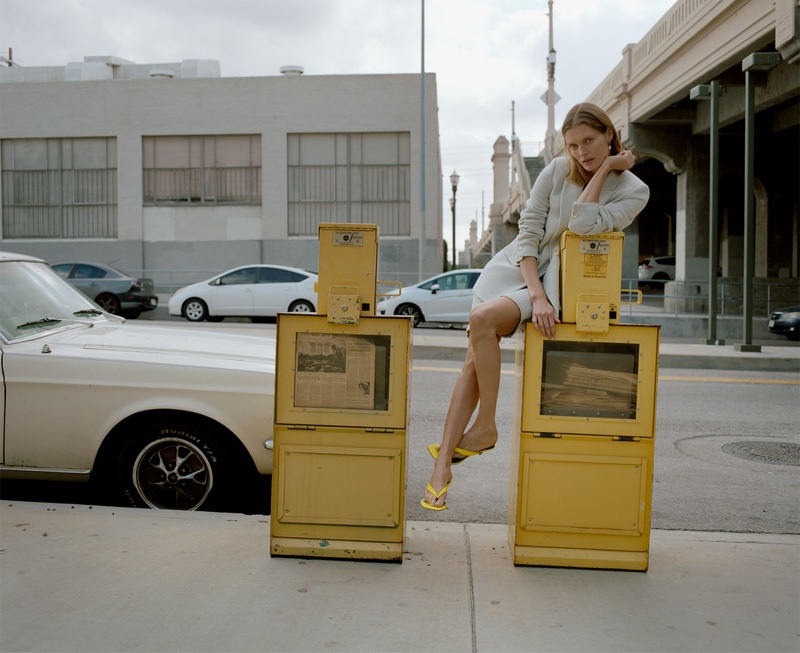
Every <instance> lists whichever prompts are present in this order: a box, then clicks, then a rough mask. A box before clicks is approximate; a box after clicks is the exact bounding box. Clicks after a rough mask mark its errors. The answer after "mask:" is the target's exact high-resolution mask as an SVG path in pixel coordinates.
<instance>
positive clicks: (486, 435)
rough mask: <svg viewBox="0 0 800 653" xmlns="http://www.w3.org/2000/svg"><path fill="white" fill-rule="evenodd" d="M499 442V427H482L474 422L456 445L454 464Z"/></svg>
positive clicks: (491, 447) (487, 449)
mask: <svg viewBox="0 0 800 653" xmlns="http://www.w3.org/2000/svg"><path fill="white" fill-rule="evenodd" d="M496 444H497V428H489V429H481V428H480V427H478V426H477V425H475V424H473V425H472V428H470V429H469V430H467V432H466V433H464V436H463V437H462V438H461V440H460V441H459V443H458V446H457V447H456V451H455V454H454V455H453V464H454V465H455V464H456V463H460V462H463V461H464V460H465V459H466V458H469V457H470V456H477V455H480V454H482V453H483V452H484V451H489V450H491V449H494V447H495V445H496Z"/></svg>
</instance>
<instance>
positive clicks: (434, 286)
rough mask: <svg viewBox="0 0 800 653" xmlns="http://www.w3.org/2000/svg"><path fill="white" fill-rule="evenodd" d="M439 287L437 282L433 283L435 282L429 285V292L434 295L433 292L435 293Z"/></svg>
mask: <svg viewBox="0 0 800 653" xmlns="http://www.w3.org/2000/svg"><path fill="white" fill-rule="evenodd" d="M439 288H440V286H439V284H438V283H435V284H433V285H432V286H431V293H433V294H434V295H435V294H436V292H437V291H438V290H439Z"/></svg>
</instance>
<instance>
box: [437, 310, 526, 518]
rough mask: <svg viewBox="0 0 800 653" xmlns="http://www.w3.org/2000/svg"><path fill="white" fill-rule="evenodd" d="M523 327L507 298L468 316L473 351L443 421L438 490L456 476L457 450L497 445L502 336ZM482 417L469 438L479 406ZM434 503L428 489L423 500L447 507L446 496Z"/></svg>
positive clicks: (476, 449) (470, 349)
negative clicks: (451, 468) (472, 419)
mask: <svg viewBox="0 0 800 653" xmlns="http://www.w3.org/2000/svg"><path fill="white" fill-rule="evenodd" d="M518 323H519V308H518V307H517V305H516V304H515V303H514V302H512V301H511V300H510V299H508V298H506V297H501V298H499V299H495V300H492V301H490V302H486V303H485V304H481V305H480V306H478V307H476V308H475V310H474V311H473V312H472V314H471V315H470V327H469V329H470V331H469V348H468V349H467V357H466V359H465V361H464V366H463V368H462V369H461V374H460V375H459V377H458V380H457V381H456V385H455V387H454V388H453V394H452V396H451V398H450V407H449V409H448V411H447V418H446V419H445V424H444V431H443V434H442V443H441V444H440V445H439V456H438V458H437V459H436V461H435V463H434V466H433V475H432V476H431V480H430V484H431V486H432V487H433V488H434V489H435V490H436V491H437V492H438V491H439V490H441V488H443V487H444V486H445V485H447V483H449V482H450V479H451V478H452V476H453V475H452V472H451V470H450V465H451V459H452V457H453V453H454V451H455V448H456V447H457V446H458V445H459V444H461V446H462V447H463V448H467V449H470V447H477V448H473V449H470V450H472V451H478V450H479V449H484V448H486V447H491V446H492V445H493V444H494V443H495V442H496V441H497V427H496V425H495V412H496V409H497V393H498V391H499V388H500V337H501V336H503V335H508V334H510V333H511V332H513V330H514V329H515V328H516V326H517V324H518ZM476 406H478V415H477V417H476V419H475V423H474V424H473V425H472V427H471V428H470V430H469V432H468V433H467V434H465V433H464V430H465V429H466V428H467V425H468V424H469V421H470V419H471V417H472V413H473V412H474V411H475V407H476ZM446 496H447V495H446V494H445V495H442V496H441V497H440V498H439V499H436V498H435V497H434V496H433V495H432V494H431V493H430V492H428V491H427V490H426V492H425V500H426V501H427V502H428V503H430V504H431V505H443V504H444V503H445V497H446Z"/></svg>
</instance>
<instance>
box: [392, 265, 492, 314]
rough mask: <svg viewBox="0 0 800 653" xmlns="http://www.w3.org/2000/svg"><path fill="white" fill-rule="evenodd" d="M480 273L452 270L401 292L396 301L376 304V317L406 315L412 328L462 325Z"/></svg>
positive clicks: (468, 310) (393, 299)
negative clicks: (432, 323)
mask: <svg viewBox="0 0 800 653" xmlns="http://www.w3.org/2000/svg"><path fill="white" fill-rule="evenodd" d="M480 274H481V271H480V270H453V271H451V272H445V273H444V274H438V275H436V276H435V277H431V278H430V279H426V280H425V281H422V282H420V283H416V284H414V285H413V286H408V287H407V288H403V289H402V291H401V293H400V294H399V295H397V296H396V297H389V298H385V299H383V300H381V301H380V302H378V313H379V314H380V315H408V316H410V317H412V318H413V319H414V326H417V325H419V324H422V323H423V322H440V323H447V324H466V323H467V322H469V312H470V310H471V309H472V297H473V295H474V291H473V287H474V286H475V282H476V281H477V280H478V277H479V276H480Z"/></svg>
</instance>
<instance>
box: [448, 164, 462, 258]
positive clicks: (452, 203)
mask: <svg viewBox="0 0 800 653" xmlns="http://www.w3.org/2000/svg"><path fill="white" fill-rule="evenodd" d="M459 179H460V177H459V175H458V173H457V172H456V171H455V170H453V174H452V175H450V185H451V186H452V187H453V197H451V198H450V209H451V210H452V212H453V269H454V270H455V268H456V189H457V188H458V180H459Z"/></svg>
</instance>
